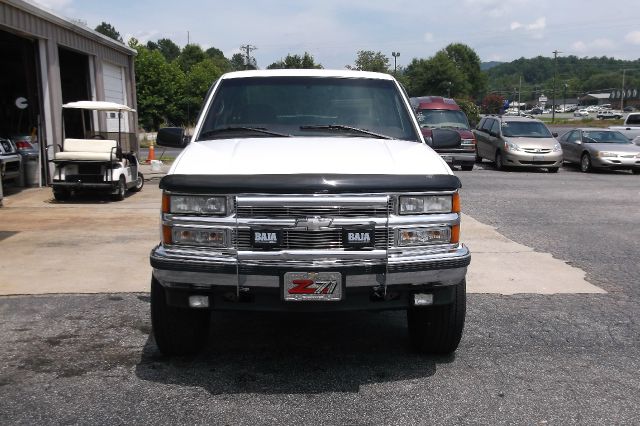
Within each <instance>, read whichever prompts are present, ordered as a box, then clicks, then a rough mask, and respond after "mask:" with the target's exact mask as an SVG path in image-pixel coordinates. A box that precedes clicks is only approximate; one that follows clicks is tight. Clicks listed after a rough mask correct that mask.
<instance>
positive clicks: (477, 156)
mask: <svg viewBox="0 0 640 426" xmlns="http://www.w3.org/2000/svg"><path fill="white" fill-rule="evenodd" d="M476 163H482V157H480V154H478V153H477V152H476Z"/></svg>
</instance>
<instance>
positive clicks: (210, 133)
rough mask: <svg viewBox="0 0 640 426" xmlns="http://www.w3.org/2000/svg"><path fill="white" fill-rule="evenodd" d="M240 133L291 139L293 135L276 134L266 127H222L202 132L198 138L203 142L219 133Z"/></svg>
mask: <svg viewBox="0 0 640 426" xmlns="http://www.w3.org/2000/svg"><path fill="white" fill-rule="evenodd" d="M239 131H246V132H256V133H262V134H264V135H271V136H279V137H283V138H288V137H291V135H288V134H286V133H279V132H274V131H272V130H268V129H265V128H264V127H245V126H228V127H221V128H220V129H212V130H207V131H206V132H202V133H200V136H198V140H199V141H201V140H203V138H208V137H209V136H213V135H217V134H219V133H226V132H239Z"/></svg>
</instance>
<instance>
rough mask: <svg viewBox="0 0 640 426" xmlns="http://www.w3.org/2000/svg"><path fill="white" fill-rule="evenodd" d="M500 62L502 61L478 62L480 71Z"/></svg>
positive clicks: (495, 65)
mask: <svg viewBox="0 0 640 426" xmlns="http://www.w3.org/2000/svg"><path fill="white" fill-rule="evenodd" d="M500 64H504V62H498V61H489V62H480V71H486V70H488V69H491V68H493V67H497V66H498V65H500Z"/></svg>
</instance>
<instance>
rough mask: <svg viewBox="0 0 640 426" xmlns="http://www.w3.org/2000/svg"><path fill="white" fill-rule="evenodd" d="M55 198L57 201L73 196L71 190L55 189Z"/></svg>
mask: <svg viewBox="0 0 640 426" xmlns="http://www.w3.org/2000/svg"><path fill="white" fill-rule="evenodd" d="M53 198H55V199H56V201H67V200H69V198H71V192H69V191H67V190H66V189H54V190H53Z"/></svg>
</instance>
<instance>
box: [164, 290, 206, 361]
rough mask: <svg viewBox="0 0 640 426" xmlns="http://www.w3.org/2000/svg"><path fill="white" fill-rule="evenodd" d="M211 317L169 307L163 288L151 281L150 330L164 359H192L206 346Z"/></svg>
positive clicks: (197, 311) (204, 313)
mask: <svg viewBox="0 0 640 426" xmlns="http://www.w3.org/2000/svg"><path fill="white" fill-rule="evenodd" d="M210 320H211V313H210V312H209V311H208V310H199V309H190V308H176V307H172V306H169V305H167V299H166V295H165V290H164V287H162V284H160V283H159V282H158V281H157V280H156V279H155V278H151V327H152V329H153V337H154V338H155V340H156V345H158V349H160V352H162V353H163V354H164V355H192V354H195V353H196V352H198V351H199V350H200V349H202V347H203V346H204V345H205V344H206V343H207V336H208V335H209V326H210Z"/></svg>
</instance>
